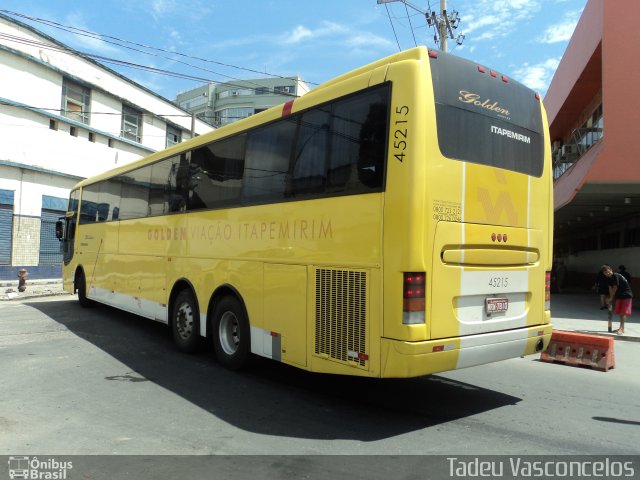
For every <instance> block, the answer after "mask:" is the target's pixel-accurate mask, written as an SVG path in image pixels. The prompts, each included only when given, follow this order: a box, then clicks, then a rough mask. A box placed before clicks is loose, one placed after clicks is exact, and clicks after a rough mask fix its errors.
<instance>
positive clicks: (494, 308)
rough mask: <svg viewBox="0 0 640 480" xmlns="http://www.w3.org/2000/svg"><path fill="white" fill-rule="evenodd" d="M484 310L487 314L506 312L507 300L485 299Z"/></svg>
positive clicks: (507, 307)
mask: <svg viewBox="0 0 640 480" xmlns="http://www.w3.org/2000/svg"><path fill="white" fill-rule="evenodd" d="M484 309H485V310H486V312H487V313H500V312H506V311H507V310H508V309H509V299H508V298H495V297H491V298H485V300H484Z"/></svg>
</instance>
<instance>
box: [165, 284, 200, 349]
mask: <svg viewBox="0 0 640 480" xmlns="http://www.w3.org/2000/svg"><path fill="white" fill-rule="evenodd" d="M199 317H200V315H199V313H198V306H197V304H196V300H195V298H194V296H193V294H192V293H191V291H190V290H182V291H181V292H180V293H179V294H178V296H177V297H176V300H175V302H173V313H172V318H171V330H172V332H173V341H174V342H175V344H176V346H177V347H178V350H180V351H181V352H185V353H193V352H195V351H196V350H198V349H199V347H200V346H201V338H200V320H199Z"/></svg>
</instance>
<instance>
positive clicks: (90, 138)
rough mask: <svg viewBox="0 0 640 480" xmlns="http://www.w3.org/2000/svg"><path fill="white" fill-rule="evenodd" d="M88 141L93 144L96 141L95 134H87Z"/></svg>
mask: <svg viewBox="0 0 640 480" xmlns="http://www.w3.org/2000/svg"><path fill="white" fill-rule="evenodd" d="M89 141H90V142H93V143H95V141H96V134H95V133H93V132H89Z"/></svg>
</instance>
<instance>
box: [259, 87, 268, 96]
mask: <svg viewBox="0 0 640 480" xmlns="http://www.w3.org/2000/svg"><path fill="white" fill-rule="evenodd" d="M268 93H269V89H268V88H267V87H258V88H256V95H267V94H268Z"/></svg>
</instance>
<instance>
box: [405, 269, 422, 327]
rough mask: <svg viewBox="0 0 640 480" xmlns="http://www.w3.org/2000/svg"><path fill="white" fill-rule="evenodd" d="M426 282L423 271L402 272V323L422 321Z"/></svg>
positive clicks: (410, 323) (409, 323) (408, 323)
mask: <svg viewBox="0 0 640 480" xmlns="http://www.w3.org/2000/svg"><path fill="white" fill-rule="evenodd" d="M426 284H427V282H426V274H425V273H424V272H404V281H403V289H402V304H403V309H402V310H403V312H402V323H404V324H406V325H412V324H416V323H424V307H425V289H426Z"/></svg>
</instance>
